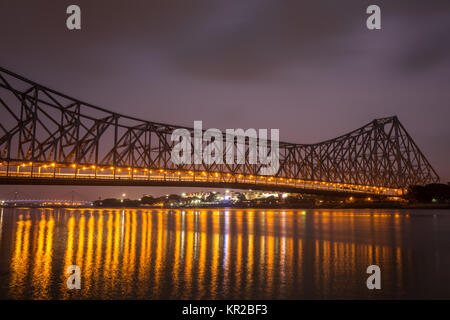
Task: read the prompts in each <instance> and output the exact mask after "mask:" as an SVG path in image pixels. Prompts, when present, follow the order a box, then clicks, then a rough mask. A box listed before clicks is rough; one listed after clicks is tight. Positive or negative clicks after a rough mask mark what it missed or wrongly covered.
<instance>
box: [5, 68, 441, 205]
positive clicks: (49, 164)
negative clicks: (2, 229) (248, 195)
mask: <svg viewBox="0 0 450 320" xmlns="http://www.w3.org/2000/svg"><path fill="white" fill-rule="evenodd" d="M0 110H1V111H0V184H27V185H29V184H36V185H99V186H100V185H101V186H113V185H121V186H189V187H214V188H217V187H219V188H236V189H254V190H273V191H285V192H301V193H317V194H335V195H349V194H352V195H355V196H367V195H380V196H400V195H402V193H404V190H405V188H407V187H408V186H410V185H424V184H428V183H435V182H438V181H439V176H438V175H437V173H436V171H435V170H434V169H433V167H432V166H431V165H430V163H429V162H428V160H427V159H426V157H425V156H424V155H423V153H422V152H421V151H420V149H419V148H418V146H417V145H416V143H415V142H414V140H413V139H412V138H411V136H410V135H409V133H408V132H407V131H406V129H405V128H404V127H403V125H402V124H401V123H400V121H399V120H398V118H397V117H395V116H394V117H389V118H382V119H375V120H373V121H371V122H370V123H368V124H366V125H364V126H362V127H360V128H359V129H356V130H353V131H351V132H349V133H347V134H344V135H342V136H339V137H337V138H334V139H330V140H327V141H323V142H320V143H316V144H297V143H286V142H280V144H279V155H280V167H279V170H278V172H277V173H276V174H274V175H272V176H264V175H261V174H260V172H261V167H262V165H258V164H250V163H249V162H248V156H246V157H245V158H246V163H245V164H233V165H230V164H226V163H224V164H216V163H215V164H206V163H202V164H181V165H177V164H175V163H173V161H172V160H171V150H172V148H173V146H174V144H175V143H176V142H174V141H172V140H171V134H172V132H173V130H175V129H178V128H184V129H187V130H189V132H191V133H193V129H192V128H186V127H181V126H176V125H169V124H164V123H158V122H152V121H146V120H141V119H137V118H134V117H131V116H126V115H122V114H119V113H116V112H112V111H109V110H107V109H104V108H100V107H97V106H94V105H92V104H89V103H85V102H83V101H80V100H78V99H75V98H72V97H70V96H68V95H65V94H62V93H59V92H57V91H55V90H52V89H50V88H47V87H45V86H43V85H40V84H39V83H37V82H34V81H31V80H28V79H26V78H24V77H22V76H20V75H18V74H15V73H13V72H11V71H8V70H6V69H3V68H0ZM224 141H225V136H224ZM236 143H237V141H235V144H236ZM248 148H249V146H248V142H247V141H246V145H245V152H246V153H247V155H248ZM268 151H270V143H269V146H268Z"/></svg>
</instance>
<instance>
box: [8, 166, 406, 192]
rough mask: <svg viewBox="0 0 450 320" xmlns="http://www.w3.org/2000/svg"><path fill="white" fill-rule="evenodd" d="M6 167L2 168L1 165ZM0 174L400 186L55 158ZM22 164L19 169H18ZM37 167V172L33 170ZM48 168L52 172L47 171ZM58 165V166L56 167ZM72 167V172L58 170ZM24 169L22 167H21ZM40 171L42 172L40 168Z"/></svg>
mask: <svg viewBox="0 0 450 320" xmlns="http://www.w3.org/2000/svg"><path fill="white" fill-rule="evenodd" d="M5 167H6V168H5ZM0 168H1V169H0V175H3V176H9V177H23V178H55V179H57V178H60V179H62V178H65V179H97V180H99V179H113V180H120V181H123V180H130V181H135V180H150V181H184V182H225V183H227V182H228V183H244V184H245V183H247V184H248V183H251V184H256V185H277V186H286V187H302V188H310V189H316V190H332V191H333V190H334V191H345V192H352V193H365V194H374V195H383V196H400V195H402V194H403V193H404V190H402V189H397V188H386V187H379V186H367V185H356V184H348V183H336V182H328V181H312V180H303V179H290V178H283V177H274V176H260V175H243V174H239V173H237V174H232V173H221V172H209V173H208V172H206V171H191V170H190V171H185V170H168V169H147V168H131V167H114V166H98V165H86V164H85V165H82V164H75V163H72V164H64V163H56V162H45V163H43V162H38V163H33V162H7V163H5V162H2V163H0ZM21 168H22V169H21ZM35 169H37V172H36V171H35ZM49 169H51V170H52V172H48V170H49ZM57 169H58V170H57ZM61 169H63V170H74V171H73V172H70V171H69V172H67V171H66V172H61ZM24 170H25V171H24ZM43 171H44V172H43Z"/></svg>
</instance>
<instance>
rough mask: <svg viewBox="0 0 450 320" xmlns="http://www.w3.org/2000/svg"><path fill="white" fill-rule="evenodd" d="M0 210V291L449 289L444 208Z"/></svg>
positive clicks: (116, 293)
mask: <svg viewBox="0 0 450 320" xmlns="http://www.w3.org/2000/svg"><path fill="white" fill-rule="evenodd" d="M0 210H1V216H0V298H1V299H399V298H412V299H441V298H446V299H449V298H450V271H449V270H450V211H448V210H385V209H365V210H360V209H358V210H354V209H347V210H322V209H321V210H318V209H308V210H304V209H298V210H293V209H289V210H283V209H277V210H264V209H255V210H251V209H245V210H242V209H230V210H227V209H201V210H194V209H189V210H167V209H161V210H159V209H158V210H157V209H103V208H100V209H77V208H72V209H70V208H64V209H18V208H15V209H0ZM71 265H76V266H78V267H79V268H80V271H81V278H80V281H81V289H79V290H77V289H72V290H69V289H68V288H67V284H66V283H67V279H68V277H69V275H70V274H67V273H66V271H67V268H68V267H69V266H71ZM370 265H377V266H379V267H380V274H381V289H379V290H377V289H374V290H369V289H368V288H367V286H366V280H367V278H368V277H369V276H370V274H367V272H366V269H367V267H368V266H370Z"/></svg>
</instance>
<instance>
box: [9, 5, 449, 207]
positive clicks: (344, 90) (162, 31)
mask: <svg viewBox="0 0 450 320" xmlns="http://www.w3.org/2000/svg"><path fill="white" fill-rule="evenodd" d="M70 4H78V5H79V6H80V7H81V10H82V30H81V31H69V30H67V28H66V18H67V14H66V8H67V6H68V5H70ZM370 4H377V5H379V6H380V7H381V21H382V22H381V26H382V29H381V30H374V31H370V30H368V29H367V28H366V19H367V17H368V15H367V14H366V8H367V6H368V5H370ZM449 39H450V1H448V0H444V1H426V0H421V1H379V0H375V1H361V0H360V1H336V0H330V1H323V0H322V1H318V0H314V1H300V0H295V1H287V0H286V1H275V0H270V1H268V0H254V1H250V0H245V1H244V0H233V1H232V0H226V1H225V0H224V1H219V0H205V1H193V0H190V1H187V0H180V1H166V0H164V1H162V0H161V1H149V0H145V1H144V0H142V1H132V0H127V1H125V0H123V1H100V0H96V1H92V0H88V1H75V0H72V1H62V0H53V1H29V0H27V1H18V0H11V1H10V0H0V65H1V66H2V67H4V68H6V69H9V70H11V71H14V72H16V73H19V74H21V75H23V76H25V77H27V78H29V79H32V80H35V81H37V82H39V83H41V84H43V85H46V86H48V87H50V88H53V89H55V90H57V91H60V92H63V93H66V94H68V95H70V96H73V97H75V98H79V99H81V100H83V101H87V102H90V103H93V104H96V105H99V106H102V107H104V108H107V109H109V110H112V111H116V112H119V113H123V114H128V115H132V116H135V117H139V118H142V119H146V120H151V121H156V122H165V123H173V124H179V125H185V126H192V125H193V121H194V120H203V125H204V127H205V128H208V127H209V128H211V127H216V128H220V129H225V128H268V129H270V128H279V129H280V140H282V141H288V142H296V143H315V142H319V141H321V140H325V139H330V138H333V137H336V136H338V135H341V134H344V133H346V132H348V131H351V130H353V129H356V128H358V127H360V126H362V125H364V124H366V123H368V122H370V121H371V120H373V119H374V118H380V117H387V116H392V115H397V116H398V117H399V119H400V121H401V122H402V123H403V124H404V126H405V127H406V129H407V130H408V131H409V133H410V134H411V136H412V137H413V139H414V140H415V141H416V143H417V144H418V146H419V148H421V150H422V151H423V152H424V154H425V156H426V157H427V158H428V160H429V161H430V163H431V164H432V166H433V167H434V168H435V169H436V171H437V172H438V174H439V175H440V177H441V181H442V182H444V183H447V181H450V166H449V162H450V148H449V139H450V121H449V120H450V104H449V102H450V41H449ZM13 190H17V191H19V194H22V195H23V197H25V196H30V197H33V196H35V197H41V198H45V197H48V198H68V197H70V196H68V194H70V192H71V190H76V192H77V194H79V195H80V196H79V197H84V198H87V199H96V198H97V197H98V196H102V197H107V196H116V197H118V196H120V194H121V193H122V192H126V193H127V194H128V195H129V196H130V197H140V196H141V195H142V194H143V193H153V194H166V193H169V192H180V191H181V189H180V188H124V187H110V188H97V187H96V188H91V187H77V188H73V187H60V186H58V187H40V188H38V189H37V188H36V187H20V186H13V187H11V186H0V198H5V197H11V192H13Z"/></svg>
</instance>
